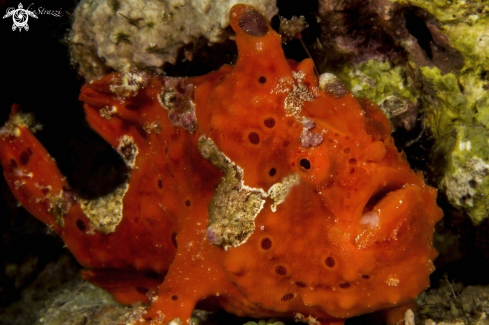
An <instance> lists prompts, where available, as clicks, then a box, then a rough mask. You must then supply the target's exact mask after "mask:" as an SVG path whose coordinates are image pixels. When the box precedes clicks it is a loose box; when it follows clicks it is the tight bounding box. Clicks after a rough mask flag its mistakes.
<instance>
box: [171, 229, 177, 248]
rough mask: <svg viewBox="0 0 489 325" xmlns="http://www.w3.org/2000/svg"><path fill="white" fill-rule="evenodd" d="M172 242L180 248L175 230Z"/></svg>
mask: <svg viewBox="0 0 489 325" xmlns="http://www.w3.org/2000/svg"><path fill="white" fill-rule="evenodd" d="M171 242H172V243H173V246H175V248H178V244H177V233H176V232H174V233H173V234H171Z"/></svg>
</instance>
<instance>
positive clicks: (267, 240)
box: [261, 237, 272, 249]
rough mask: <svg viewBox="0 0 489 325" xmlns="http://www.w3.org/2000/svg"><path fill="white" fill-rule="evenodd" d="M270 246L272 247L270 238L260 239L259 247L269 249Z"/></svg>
mask: <svg viewBox="0 0 489 325" xmlns="http://www.w3.org/2000/svg"><path fill="white" fill-rule="evenodd" d="M270 247H272V241H271V240H270V238H268V237H265V238H263V239H262V240H261V248H263V249H270Z"/></svg>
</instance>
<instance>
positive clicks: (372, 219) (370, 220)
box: [360, 211, 380, 228]
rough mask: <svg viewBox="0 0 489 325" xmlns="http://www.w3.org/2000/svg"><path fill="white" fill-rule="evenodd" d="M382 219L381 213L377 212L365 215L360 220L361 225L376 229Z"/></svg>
mask: <svg viewBox="0 0 489 325" xmlns="http://www.w3.org/2000/svg"><path fill="white" fill-rule="evenodd" d="M379 222H380V218H379V213H378V212H377V211H370V212H367V213H364V214H363V215H362V217H361V218H360V224H361V225H368V227H369V228H374V227H377V226H378V225H379Z"/></svg>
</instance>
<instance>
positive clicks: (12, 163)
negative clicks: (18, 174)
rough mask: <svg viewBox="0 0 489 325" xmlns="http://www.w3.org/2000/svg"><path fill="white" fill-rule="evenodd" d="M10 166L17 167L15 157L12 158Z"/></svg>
mask: <svg viewBox="0 0 489 325" xmlns="http://www.w3.org/2000/svg"><path fill="white" fill-rule="evenodd" d="M10 167H12V168H17V162H16V161H15V160H13V159H10Z"/></svg>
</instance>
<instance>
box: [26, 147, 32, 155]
mask: <svg viewBox="0 0 489 325" xmlns="http://www.w3.org/2000/svg"><path fill="white" fill-rule="evenodd" d="M26 151H27V153H28V154H29V156H32V150H31V148H27V149H26Z"/></svg>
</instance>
